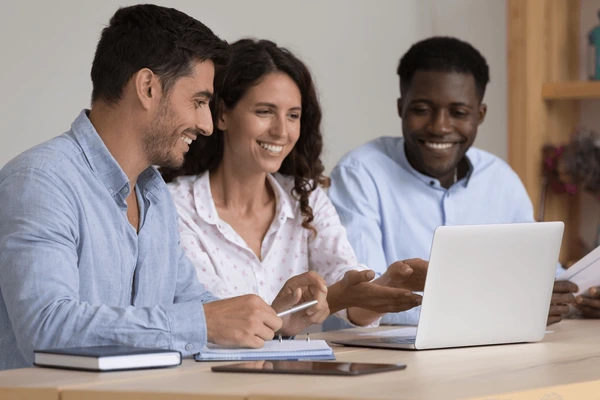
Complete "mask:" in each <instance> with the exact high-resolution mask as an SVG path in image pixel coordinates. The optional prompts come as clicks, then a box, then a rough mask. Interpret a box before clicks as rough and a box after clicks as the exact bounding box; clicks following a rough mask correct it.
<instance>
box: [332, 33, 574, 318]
mask: <svg viewBox="0 0 600 400" xmlns="http://www.w3.org/2000/svg"><path fill="white" fill-rule="evenodd" d="M398 75H399V76H400V93H401V98H399V99H398V104H397V106H398V115H399V116H400V118H402V132H403V135H404V137H381V138H379V139H375V140H373V141H371V142H369V143H367V144H365V145H363V146H362V147H359V148H358V149H355V150H354V151H351V152H350V153H348V154H347V155H346V156H344V157H343V158H342V160H341V161H340V162H339V164H338V165H337V166H336V167H335V169H334V170H333V172H332V174H331V178H332V185H331V188H330V190H329V195H330V197H331V200H332V202H333V204H334V205H335V207H336V209H337V211H338V213H339V215H340V218H341V220H342V223H343V224H344V225H345V226H346V229H347V231H348V236H349V239H350V243H351V244H352V246H353V248H354V250H355V251H356V254H357V256H358V258H359V261H360V262H362V263H365V264H367V265H368V266H369V267H370V268H372V269H374V270H376V271H378V272H383V271H384V270H385V268H386V266H387V265H389V264H390V263H391V262H393V261H396V260H403V259H406V258H411V257H420V258H424V259H428V258H429V251H430V247H431V242H432V239H433V233H434V231H435V229H436V228H437V227H438V226H440V225H464V224H488V223H513V222H531V221H533V207H532V204H531V201H530V199H529V197H528V195H527V192H526V191H525V188H524V186H523V184H522V183H521V181H520V180H519V177H518V176H517V174H516V173H515V172H514V171H513V170H512V169H511V168H510V167H509V166H508V165H507V164H506V163H505V162H504V161H502V160H501V159H499V158H498V157H496V156H494V155H492V154H490V153H487V152H485V151H483V150H480V149H477V148H474V147H471V145H472V144H473V142H474V140H475V137H476V135H477V128H478V126H479V125H480V124H481V123H482V122H483V120H484V118H485V114H486V112H487V107H486V105H485V104H483V103H482V100H483V96H484V93H485V88H486V85H487V83H488V81H489V72H488V66H487V63H486V61H485V59H484V58H483V57H482V56H481V54H480V53H479V52H478V51H477V50H476V49H475V48H473V47H472V46H471V45H470V44H468V43H465V42H463V41H460V40H457V39H454V38H447V37H444V38H442V37H436V38H430V39H427V40H424V41H421V42H419V43H416V44H415V45H413V46H412V47H411V49H410V50H409V51H408V52H407V53H406V54H405V55H404V56H403V58H402V60H401V61H400V65H399V67H398ZM574 291H576V287H575V285H574V284H572V283H570V282H558V283H557V284H556V285H555V293H554V295H553V303H554V305H553V306H552V307H551V309H550V314H549V319H548V323H554V322H558V321H560V319H561V318H562V316H563V315H564V314H565V313H567V312H568V310H569V308H568V306H567V304H572V303H573V301H574V297H573V294H572V292H574ZM419 312H420V307H418V308H414V309H412V310H408V311H406V312H403V313H397V314H388V315H386V316H385V317H384V319H383V321H382V322H387V323H395V324H409V325H414V324H416V323H417V322H418V319H419Z"/></svg>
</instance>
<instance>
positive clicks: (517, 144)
mask: <svg viewBox="0 0 600 400" xmlns="http://www.w3.org/2000/svg"><path fill="white" fill-rule="evenodd" d="M580 7H581V4H580V1H579V0H508V14H507V16H508V19H507V20H508V127H509V133H508V138H509V147H508V149H509V153H508V156H509V163H510V164H511V166H512V167H513V169H514V170H515V171H516V172H517V174H519V177H520V178H521V180H522V181H523V184H524V185H525V188H526V189H527V192H528V193H529V196H530V197H531V200H532V202H533V205H534V207H535V209H536V210H535V215H537V209H538V206H539V199H540V194H541V190H542V185H541V180H542V162H543V160H542V147H543V146H544V145H546V144H555V145H558V144H564V143H566V142H567V141H568V139H569V136H570V134H571V133H572V132H573V129H574V128H575V127H576V126H577V124H578V123H579V101H578V100H579V99H589V98H596V97H600V85H599V84H598V83H596V82H580V81H578V79H579V46H578V44H579V13H580ZM557 100H560V101H557ZM579 203H580V200H579V196H568V195H565V194H556V193H553V192H551V191H549V192H548V194H547V197H546V202H545V217H544V219H545V220H549V221H552V220H554V221H557V220H560V221H564V223H565V234H564V239H563V245H562V249H561V256H560V260H561V262H567V261H570V260H576V259H578V258H580V257H581V256H582V254H581V249H580V247H579V241H578V237H579Z"/></svg>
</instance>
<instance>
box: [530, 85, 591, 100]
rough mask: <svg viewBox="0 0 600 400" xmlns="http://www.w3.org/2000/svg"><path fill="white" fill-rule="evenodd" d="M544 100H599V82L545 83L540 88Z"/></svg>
mask: <svg viewBox="0 0 600 400" xmlns="http://www.w3.org/2000/svg"><path fill="white" fill-rule="evenodd" d="M542 97H543V98H544V100H583V99H600V81H563V82H546V83H544V84H543V86H542Z"/></svg>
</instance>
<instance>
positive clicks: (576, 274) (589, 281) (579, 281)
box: [556, 246, 600, 294]
mask: <svg viewBox="0 0 600 400" xmlns="http://www.w3.org/2000/svg"><path fill="white" fill-rule="evenodd" d="M556 280H559V281H571V282H573V283H575V284H576V285H577V286H579V292H578V293H577V294H581V293H583V292H585V291H586V290H588V289H589V288H591V287H592V286H600V246H598V247H596V248H595V249H594V250H592V251H590V252H589V253H588V254H587V255H586V256H585V257H583V258H582V259H581V260H579V261H577V262H576V263H575V264H573V265H572V266H571V268H569V269H568V270H566V271H565V272H563V273H562V274H560V275H559V276H558V277H557V278H556Z"/></svg>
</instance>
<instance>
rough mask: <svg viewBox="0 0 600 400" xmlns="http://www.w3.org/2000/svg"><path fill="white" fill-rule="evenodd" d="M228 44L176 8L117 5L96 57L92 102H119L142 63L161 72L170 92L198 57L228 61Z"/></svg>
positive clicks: (190, 70) (223, 62)
mask: <svg viewBox="0 0 600 400" xmlns="http://www.w3.org/2000/svg"><path fill="white" fill-rule="evenodd" d="M228 57H229V46H228V44H227V42H225V41H223V40H221V39H219V38H218V37H217V36H216V35H215V34H214V33H212V31H211V30H210V29H209V28H208V27H207V26H206V25H204V24H203V23H201V22H200V21H197V20H195V19H194V18H192V17H190V16H189V15H186V14H184V13H182V12H181V11H177V10H175V9H173V8H165V7H160V6H156V5H152V4H140V5H135V6H131V7H123V8H120V9H119V10H117V12H116V13H115V15H113V17H112V18H111V19H110V22H109V25H108V26H107V27H106V28H104V29H103V30H102V35H101V36H100V41H99V42H98V47H97V48H96V54H95V56H94V61H93V63H92V73H91V75H92V84H93V90H92V102H94V101H96V100H103V101H105V102H107V103H109V104H114V103H116V102H118V101H119V100H120V99H121V97H122V95H123V88H124V87H125V85H126V84H127V82H129V80H130V79H131V77H132V76H133V75H134V74H135V73H136V72H137V71H139V70H140V69H142V68H149V69H150V70H152V72H154V73H155V74H157V75H158V76H159V77H160V82H161V85H162V88H163V90H164V91H165V93H168V92H169V89H171V87H172V86H173V84H174V83H175V81H176V80H177V79H178V78H181V77H183V76H187V75H190V74H191V72H192V68H193V65H194V64H193V63H194V62H197V61H204V60H212V61H213V62H214V63H215V64H216V65H220V64H225V63H227V60H228Z"/></svg>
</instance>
